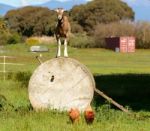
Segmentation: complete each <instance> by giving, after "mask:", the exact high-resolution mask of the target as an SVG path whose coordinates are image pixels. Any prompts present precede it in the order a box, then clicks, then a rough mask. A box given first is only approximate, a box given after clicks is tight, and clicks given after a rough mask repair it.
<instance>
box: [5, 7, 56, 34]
mask: <svg viewBox="0 0 150 131" xmlns="http://www.w3.org/2000/svg"><path fill="white" fill-rule="evenodd" d="M55 19H56V17H55V13H54V11H51V10H49V9H48V8H43V7H32V6H28V7H24V8H20V9H17V10H11V11H9V12H8V13H7V14H6V15H5V20H7V21H8V25H9V27H10V29H11V30H13V31H15V32H18V33H20V34H21V35H23V36H32V35H36V36H40V35H52V34H53V31H54V27H55Z"/></svg>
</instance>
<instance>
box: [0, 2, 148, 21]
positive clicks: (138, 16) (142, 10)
mask: <svg viewBox="0 0 150 131" xmlns="http://www.w3.org/2000/svg"><path fill="white" fill-rule="evenodd" d="M50 1H57V2H62V3H63V2H66V1H71V0H37V1H34V0H11V1H10V0H0V4H5V5H8V6H12V7H14V8H18V7H24V6H30V5H31V6H32V5H33V6H35V5H41V4H45V3H47V2H50ZM73 1H74V5H77V3H76V4H75V1H79V0H73ZM89 1H91V0H80V2H81V3H82V2H84V3H86V2H89ZM122 1H123V2H125V3H127V4H128V6H129V7H131V8H132V10H133V11H134V12H135V21H148V22H150V14H149V13H148V12H150V0H142V1H140V0H122Z"/></svg>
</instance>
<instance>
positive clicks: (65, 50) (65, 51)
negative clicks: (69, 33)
mask: <svg viewBox="0 0 150 131" xmlns="http://www.w3.org/2000/svg"><path fill="white" fill-rule="evenodd" d="M67 44H68V43H67V38H65V40H64V57H68V50H67Z"/></svg>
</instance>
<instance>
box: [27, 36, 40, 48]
mask: <svg viewBox="0 0 150 131" xmlns="http://www.w3.org/2000/svg"><path fill="white" fill-rule="evenodd" d="M26 44H28V45H30V46H32V45H38V44H40V42H39V40H38V39H36V38H32V37H31V38H28V39H27V40H26Z"/></svg>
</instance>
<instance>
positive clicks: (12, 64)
mask: <svg viewBox="0 0 150 131" xmlns="http://www.w3.org/2000/svg"><path fill="white" fill-rule="evenodd" d="M14 58H16V57H13V56H0V59H2V60H3V61H2V62H1V63H0V66H1V65H2V70H0V73H2V75H3V80H4V81H5V80H6V73H8V72H13V71H8V70H7V65H10V66H22V65H24V64H20V63H10V62H6V60H7V59H14Z"/></svg>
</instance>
